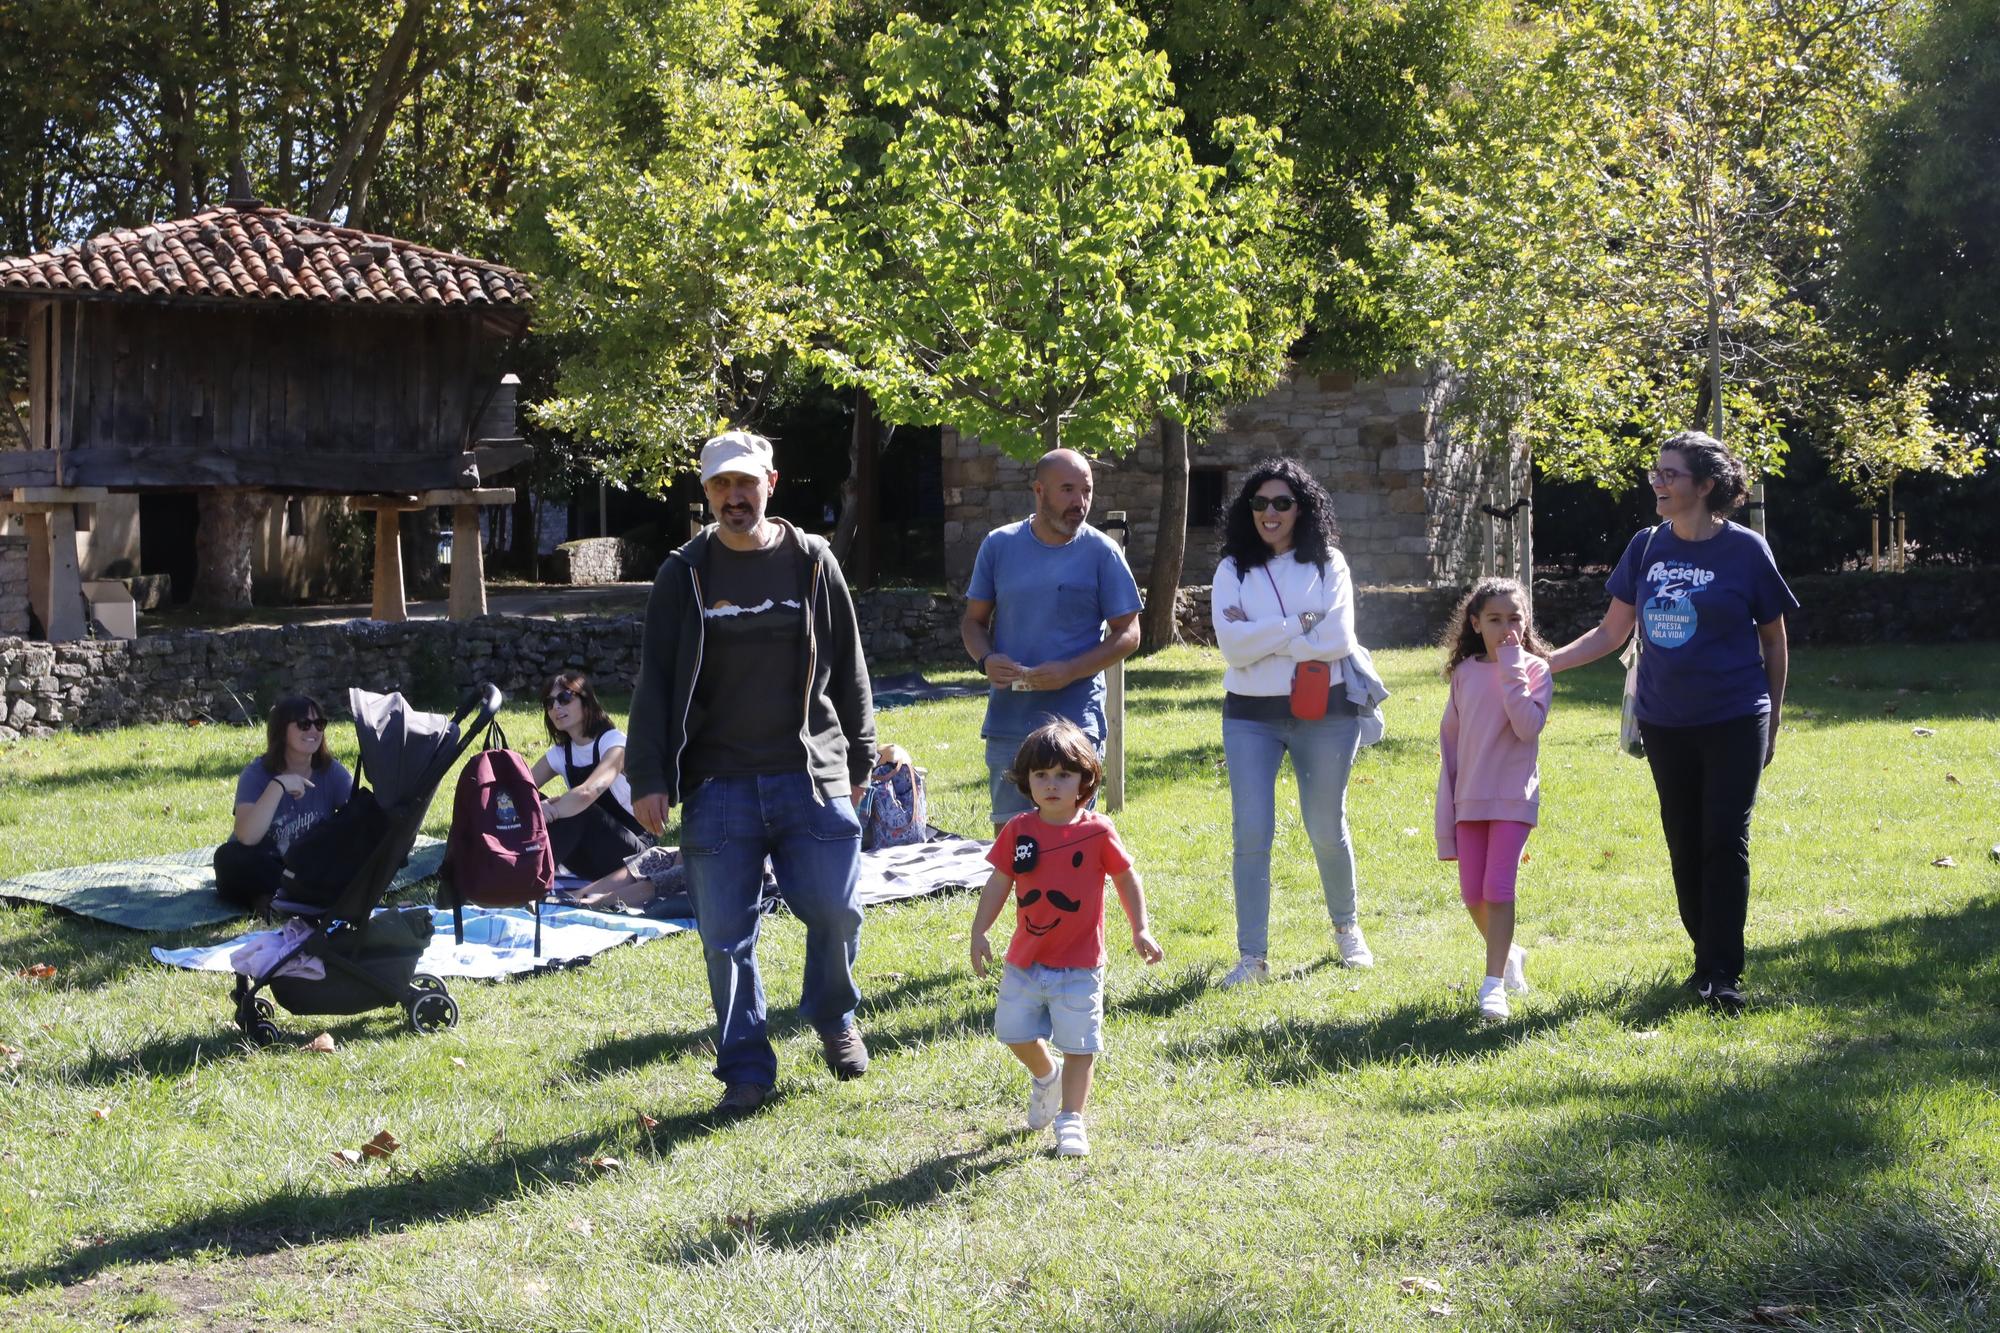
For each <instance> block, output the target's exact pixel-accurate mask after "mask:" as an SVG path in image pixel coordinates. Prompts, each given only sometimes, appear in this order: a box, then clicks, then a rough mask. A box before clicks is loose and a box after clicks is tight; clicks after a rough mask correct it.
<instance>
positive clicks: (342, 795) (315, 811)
mask: <svg viewBox="0 0 2000 1333" xmlns="http://www.w3.org/2000/svg"><path fill="white" fill-rule="evenodd" d="M271 778H272V773H271V770H270V769H268V768H266V767H264V761H263V760H262V759H252V760H251V761H250V766H249V767H248V768H246V769H244V770H243V772H242V774H241V775H239V776H238V777H237V779H236V804H237V805H254V804H255V803H256V801H257V798H258V797H260V796H262V795H263V794H264V788H266V787H268V786H270V785H271ZM311 782H312V786H310V787H308V788H306V790H305V792H304V794H303V795H299V796H280V797H279V798H278V812H277V813H276V814H274V815H272V816H271V827H270V829H269V830H268V831H267V832H266V833H265V834H264V837H263V839H262V840H263V841H267V842H270V843H272V845H273V846H275V847H276V848H277V849H278V850H279V851H280V852H283V851H285V850H286V849H288V848H289V847H290V846H291V845H292V840H293V839H294V838H296V837H298V836H299V835H300V834H301V833H304V832H305V831H306V830H307V829H309V828H311V827H312V826H313V825H315V824H317V823H319V821H320V820H322V819H325V818H326V817H327V816H328V815H330V814H332V813H333V812H334V811H335V810H338V809H339V808H340V807H341V806H343V805H345V804H347V798H348V796H349V795H350V794H351V793H352V792H353V790H354V775H353V774H351V773H349V772H348V771H347V770H346V769H345V768H342V767H341V764H340V761H339V760H338V759H335V760H333V761H332V762H331V763H329V764H327V766H326V767H325V768H323V769H321V770H320V771H319V772H317V773H315V774H313V775H312V778H311ZM232 809H233V807H232Z"/></svg>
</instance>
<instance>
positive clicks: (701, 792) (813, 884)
mask: <svg viewBox="0 0 2000 1333" xmlns="http://www.w3.org/2000/svg"><path fill="white" fill-rule="evenodd" d="M777 481H778V474H777V471H776V469H775V468H774V467H773V466H772V459H771V442H770V441H769V440H767V439H765V438H764V437H763V436H761V435H752V434H750V433H748V432H747V431H730V432H729V433H727V434H725V435H718V436H716V437H715V438H714V439H712V440H710V441H708V443H707V444H705V445H703V446H702V450H701V486H702V490H703V491H704V492H705V493H706V494H707V496H708V504H709V508H710V509H712V510H713V511H714V512H715V516H716V521H715V523H714V524H713V525H711V526H709V527H707V528H704V529H702V531H701V532H700V533H698V534H696V536H695V537H694V538H693V540H691V541H689V542H688V544H687V545H685V546H683V547H681V548H680V549H679V550H678V551H675V552H674V553H673V554H672V555H670V556H668V557H667V559H666V561H665V563H663V564H662V565H661V566H660V572H659V576H658V577H657V578H656V579H654V581H653V594H652V598H651V600H650V601H649V602H648V603H647V606H646V631H645V643H644V647H643V651H642V654H641V657H640V666H639V683H638V686H637V688H636V689H635V690H634V692H633V696H632V718H631V726H630V728H629V729H628V733H627V741H626V748H625V775H626V777H627V778H629V779H630V780H631V784H632V797H633V801H632V809H633V813H634V814H636V815H637V816H638V817H639V822H640V823H642V824H644V825H645V826H646V827H647V828H648V829H650V830H651V831H652V832H653V834H654V835H655V836H658V835H659V833H660V832H661V831H662V830H663V829H664V828H665V826H666V822H667V815H668V812H669V810H670V809H671V808H672V807H673V806H675V805H679V806H680V807H681V854H682V858H683V860H684V861H685V862H686V865H687V872H688V893H689V896H690V897H691V898H692V899H693V902H694V911H695V919H696V922H697V924H698V925H699V926H700V929H701V941H702V951H703V955H704V957H705V958H706V960H707V964H708V988H709V998H710V999H711V1001H712V1002H713V1003H714V1005H715V1016H716V1021H717V1023H718V1024H719V1025H720V1032H719V1034H718V1039H717V1041H716V1053H715V1076H716V1078H718V1079H720V1080H721V1081H722V1083H723V1094H722V1100H721V1102H720V1103H719V1104H718V1106H717V1108H716V1109H717V1110H718V1111H719V1112H720V1113H721V1114H724V1115H743V1114H746V1113H748V1112H751V1111H754V1110H756V1109H757V1108H758V1107H759V1106H761V1105H763V1104H764V1101H765V1100H766V1099H767V1098H768V1097H769V1096H770V1094H771V1088H772V1086H773V1084H775V1083H776V1082H777V1073H778V1064H777V1056H776V1054H775V1052H773V1050H772V1049H771V1042H770V1039H769V1037H768V1035H767V1033H766V1019H765V1006H764V985H763V981H762V978H761V977H760V976H759V975H758V971H757V932H758V926H759V923H760V922H761V920H762V911H761V909H762V901H761V898H762V885H763V879H764V859H765V858H766V857H767V856H768V857H769V858H770V860H771V864H772V869H773V871H774V872H775V874H776V876H777V881H778V892H779V893H780V895H781V896H782V897H783V898H784V899H785V902H786V905H787V906H789V907H790V908H791V910H792V913H793V915H795V916H797V917H798V918H799V920H800V921H802V922H803V923H805V928H806V951H805V952H806V957H805V979H804V985H803V987H802V988H801V993H800V999H799V1012H800V1014H801V1015H802V1016H803V1017H804V1018H805V1019H806V1020H807V1021H808V1022H810V1023H811V1024H812V1025H813V1027H814V1028H815V1029H816V1030H817V1031H818V1033H819V1035H820V1042H821V1046H822V1048H823V1050H824V1052H825V1055H826V1063H827V1067H828V1068H829V1069H831V1070H832V1071H833V1073H834V1075H835V1077H837V1078H843V1079H846V1078H859V1077H860V1076H861V1075H862V1074H863V1073H865V1072H866V1071H867V1069H868V1048H867V1046H866V1045H865V1044H864V1043H863V1042H862V1039H861V1029H860V1028H859V1027H858V1026H857V1025H856V1024H855V1021H854V1010H855V1007H856V1006H857V1005H858V1004H859V1003H860V1001H861V995H860V991H859V990H858V989H857V988H856V986H855V983H854V955H855V949H856V946H857V943H858V941H859V939H860V934H861V907H860V904H859V902H858V901H857V899H856V897H855V879H856V876H857V874H858V872H859V869H860V855H861V824H860V821H859V820H858V819H857V818H856V817H855V812H854V808H855V805H856V804H857V803H858V802H859V800H860V797H861V791H862V789H863V788H864V787H865V785H866V784H867V781H868V775H869V770H870V769H871V768H872V767H873V766H874V763H875V715H874V710H873V707H872V705H871V702H870V691H869V686H868V667H867V664H866V663H865V662H864V661H863V660H862V655H861V633H860V630H859V628H858V626H857V625H856V623H855V618H854V603H853V600H852V599H851V598H850V597H849V596H848V592H847V581H846V579H845V578H843V577H842V575H841V572H840V566H839V564H838V563H836V562H835V560H834V558H833V553H832V552H831V551H830V550H829V549H828V548H827V544H826V542H825V541H824V540H823V539H821V538H819V537H815V536H811V535H809V534H807V533H804V532H801V531H799V530H798V529H797V528H795V527H793V526H792V525H791V524H790V523H787V522H785V521H784V520H783V519H778V518H770V517H768V516H766V514H765V512H764V510H765V507H766V506H767V505H768V504H769V503H770V499H771V490H772V488H773V487H774V486H776V485H777Z"/></svg>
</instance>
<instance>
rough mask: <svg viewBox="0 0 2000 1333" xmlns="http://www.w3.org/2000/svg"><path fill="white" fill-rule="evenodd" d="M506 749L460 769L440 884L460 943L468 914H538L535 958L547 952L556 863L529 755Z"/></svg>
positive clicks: (503, 742) (484, 752) (482, 753)
mask: <svg viewBox="0 0 2000 1333" xmlns="http://www.w3.org/2000/svg"><path fill="white" fill-rule="evenodd" d="M494 736H495V743H496V744H497V745H498V746H500V747H503V748H496V749H491V750H481V751H480V752H479V753H478V754H476V755H474V756H473V757H472V759H471V761H470V762H469V763H467V764H466V766H465V767H464V768H463V769H461V770H459V774H458V793H457V795H456V796H455V797H454V798H453V800H452V807H451V832H450V834H449V835H448V836H447V837H446V839H445V849H444V864H443V865H442V866H440V867H439V868H438V878H439V879H440V880H442V881H443V882H444V886H445V896H446V898H447V899H448V900H449V901H450V903H451V913H452V924H453V926H454V927H455V928H456V933H457V937H458V942H459V943H461V944H463V943H464V942H465V918H464V912H463V908H464V907H465V905H466V904H468V903H470V904H472V905H473V906H476V907H528V906H533V907H534V909H535V952H536V953H537V954H539V953H540V952H541V943H542V940H541V936H542V911H541V904H542V899H543V898H545V897H547V896H548V892H549V890H550V889H551V888H552V887H553V886H554V885H555V879H556V856H555V852H554V851H552V850H551V849H550V847H549V826H548V822H547V820H546V819H545V818H544V817H543V815H542V794H541V792H539V791H537V790H536V788H535V779H534V776H533V774H532V773H530V772H529V770H528V765H527V763H526V762H525V761H523V760H522V758H521V756H520V755H518V754H515V753H514V752H513V751H512V750H509V749H505V748H504V747H505V745H506V743H507V740H506V737H505V736H502V735H500V734H499V728H497V727H496V728H494Z"/></svg>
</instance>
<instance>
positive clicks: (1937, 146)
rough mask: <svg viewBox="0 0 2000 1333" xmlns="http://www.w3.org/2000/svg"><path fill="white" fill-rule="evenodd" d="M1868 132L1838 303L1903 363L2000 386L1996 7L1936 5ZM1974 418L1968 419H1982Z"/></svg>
mask: <svg viewBox="0 0 2000 1333" xmlns="http://www.w3.org/2000/svg"><path fill="white" fill-rule="evenodd" d="M1898 64H1899V73H1900V74H1901V77H1902V81H1903V85H1904V87H1905V89H1906V92H1905V94H1904V96H1903V97H1901V98H1900V99H1899V100H1898V101H1897V102H1896V103H1895V105H1893V106H1892V107H1890V108H1889V109H1888V110H1887V112H1885V113H1884V114H1883V115H1882V117H1881V118H1880V119H1879V120H1878V121H1877V122H1876V123H1875V124H1873V125H1872V126H1870V128H1869V132H1868V134H1867V136H1866V138H1865V140H1864V147H1863V163H1862V167H1861V170H1860V173H1859V180H1858V181H1857V183H1856V186H1855V190H1854V204H1853V212H1852V215H1851V220H1850V223H1849V226H1848V228H1847V230H1846V235H1845V240H1846V247H1847V261H1846V265H1845V268H1844V272H1843V275H1842V276H1843V282H1842V295H1843V297H1844V298H1845V302H1844V304H1845V307H1846V310H1845V313H1846V314H1847V315H1848V316H1849V319H1850V321H1851V323H1852V325H1853V326H1854V327H1855V328H1856V329H1858V330H1859V331H1860V333H1861V335H1862V336H1863V337H1865V338H1868V339H1870V340H1871V341H1874V342H1876V343H1877V344H1878V345H1880V346H1882V347H1883V348H1884V349H1885V352H1886V353H1887V355H1889V356H1891V357H1893V358H1894V359H1895V360H1896V362H1897V363H1898V364H1904V365H1907V364H1927V365H1929V366H1931V367H1932V368H1933V369H1936V370H1939V371H1942V372H1944V373H1946V374H1948V375H1950V376H1951V377H1952V378H1953V379H1955V380H1958V381H1959V382H1960V383H1961V384H1964V385H1967V386H1970V387H1973V388H1975V389H1978V390H1982V391H1983V392H1984V393H1985V394H1987V395H1990V394H1991V393H1992V392H1994V390H1995V389H1996V388H2000V231H1996V228H1995V223H1994V219H1996V218H2000V0H1956V3H1952V4H1941V5H1938V6H1936V7H1935V8H1934V9H1933V10H1932V11H1931V13H1930V15H1929V17H1928V21H1927V22H1926V23H1925V24H1924V25H1923V26H1922V27H1921V28H1920V29H1918V30H1917V32H1916V34H1915V37H1914V40H1913V41H1912V42H1911V43H1910V45H1909V47H1908V49H1907V51H1906V52H1905V53H1904V55H1903V57H1902V59H1901V60H1900V61H1899V62H1898ZM1976 413H1977V409H1976V408H1975V409H1974V411H1972V412H1966V413H1963V414H1962V415H1965V416H1968V417H1970V416H1973V415H1976Z"/></svg>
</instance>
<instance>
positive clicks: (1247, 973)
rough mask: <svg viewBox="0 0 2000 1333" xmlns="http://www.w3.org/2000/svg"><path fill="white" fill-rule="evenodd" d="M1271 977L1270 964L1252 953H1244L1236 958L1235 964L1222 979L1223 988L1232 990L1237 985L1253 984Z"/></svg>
mask: <svg viewBox="0 0 2000 1333" xmlns="http://www.w3.org/2000/svg"><path fill="white" fill-rule="evenodd" d="M1270 979H1271V965H1270V964H1269V963H1267V962H1265V961H1264V960H1263V959H1262V958H1260V957H1258V956H1257V955H1256V954H1254V953H1246V954H1244V955H1243V956H1242V957H1241V958H1239V959H1237V960H1236V966H1235V967H1232V968H1230V969H1229V975H1228V976H1226V977H1224V978H1223V979H1222V982H1221V985H1222V989H1224V990H1234V989H1236V988H1237V987H1238V986H1254V985H1256V984H1257V983H1258V982H1262V981H1269V980H1270Z"/></svg>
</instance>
